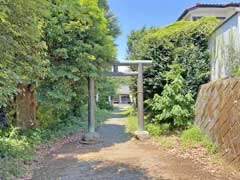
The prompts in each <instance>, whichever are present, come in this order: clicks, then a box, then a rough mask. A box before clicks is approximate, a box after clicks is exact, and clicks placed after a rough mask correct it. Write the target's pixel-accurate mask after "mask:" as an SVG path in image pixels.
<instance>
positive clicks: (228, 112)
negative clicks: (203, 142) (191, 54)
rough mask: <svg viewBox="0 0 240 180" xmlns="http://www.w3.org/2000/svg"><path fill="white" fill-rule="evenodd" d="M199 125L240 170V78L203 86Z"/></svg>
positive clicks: (198, 104) (197, 108)
mask: <svg viewBox="0 0 240 180" xmlns="http://www.w3.org/2000/svg"><path fill="white" fill-rule="evenodd" d="M195 124H196V125H197V126H199V127H200V128H201V129H202V130H203V131H204V132H205V133H206V134H208V135H209V136H210V138H211V139H212V140H213V141H214V142H215V143H216V144H217V145H218V146H219V148H220V150H221V152H222V155H223V156H224V158H225V159H226V160H227V161H228V162H230V163H231V164H233V165H235V166H237V167H238V168H240V78H230V79H225V80H218V81H215V82H210V83H208V84H204V85H202V86H201V89H200V92H199V94H198V98H197V102H196V116H195Z"/></svg>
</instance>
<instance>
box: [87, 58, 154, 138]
mask: <svg viewBox="0 0 240 180" xmlns="http://www.w3.org/2000/svg"><path fill="white" fill-rule="evenodd" d="M150 64H152V61H149V60H129V61H121V62H116V63H115V64H113V69H114V72H105V73H104V74H103V75H104V76H134V75H137V77H138V78H137V105H138V131H136V132H135V135H136V136H137V137H138V138H139V139H142V138H145V137H147V136H148V132H146V131H144V110H143V66H144V65H150ZM131 65H137V66H138V71H137V72H130V73H123V72H118V66H131ZM94 108H95V93H94V80H93V79H92V78H90V77H89V78H88V133H87V134H85V136H84V140H85V141H95V140H97V139H99V137H100V136H99V135H98V134H97V133H96V132H95V115H94Z"/></svg>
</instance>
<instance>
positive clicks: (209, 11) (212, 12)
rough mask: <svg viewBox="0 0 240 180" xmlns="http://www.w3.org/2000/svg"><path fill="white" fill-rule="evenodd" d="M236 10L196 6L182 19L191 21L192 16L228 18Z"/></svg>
mask: <svg viewBox="0 0 240 180" xmlns="http://www.w3.org/2000/svg"><path fill="white" fill-rule="evenodd" d="M235 12H236V8H233V7H228V8H197V9H195V10H192V11H190V12H189V13H188V14H187V15H186V16H185V17H184V18H183V20H187V21H193V20H194V17H204V16H215V17H225V18H229V17H230V16H232V15H233V14H234V13H235Z"/></svg>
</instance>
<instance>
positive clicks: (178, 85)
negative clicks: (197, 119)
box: [147, 64, 194, 127]
mask: <svg viewBox="0 0 240 180" xmlns="http://www.w3.org/2000/svg"><path fill="white" fill-rule="evenodd" d="M169 68H170V71H168V72H166V73H165V74H164V77H165V78H166V81H167V83H166V85H165V86H164V88H163V91H162V93H161V95H158V94H155V95H154V98H153V99H152V100H148V101H147V103H148V104H149V106H150V108H151V109H152V112H151V116H152V117H153V120H152V121H153V122H154V123H157V124H161V123H169V124H171V126H172V127H179V126H186V125H187V124H188V122H190V121H192V120H193V117H194V99H193V95H192V94H191V92H186V91H185V90H184V89H185V87H184V86H186V81H185V80H184V79H183V77H182V76H181V74H182V73H183V72H184V70H183V69H182V68H181V66H180V65H179V64H173V65H170V66H169Z"/></svg>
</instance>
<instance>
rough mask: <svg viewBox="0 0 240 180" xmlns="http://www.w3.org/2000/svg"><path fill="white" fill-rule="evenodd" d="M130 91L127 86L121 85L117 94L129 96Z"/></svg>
mask: <svg viewBox="0 0 240 180" xmlns="http://www.w3.org/2000/svg"><path fill="white" fill-rule="evenodd" d="M130 93H131V90H130V87H129V86H127V85H122V86H120V87H119V89H118V94H130Z"/></svg>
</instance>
